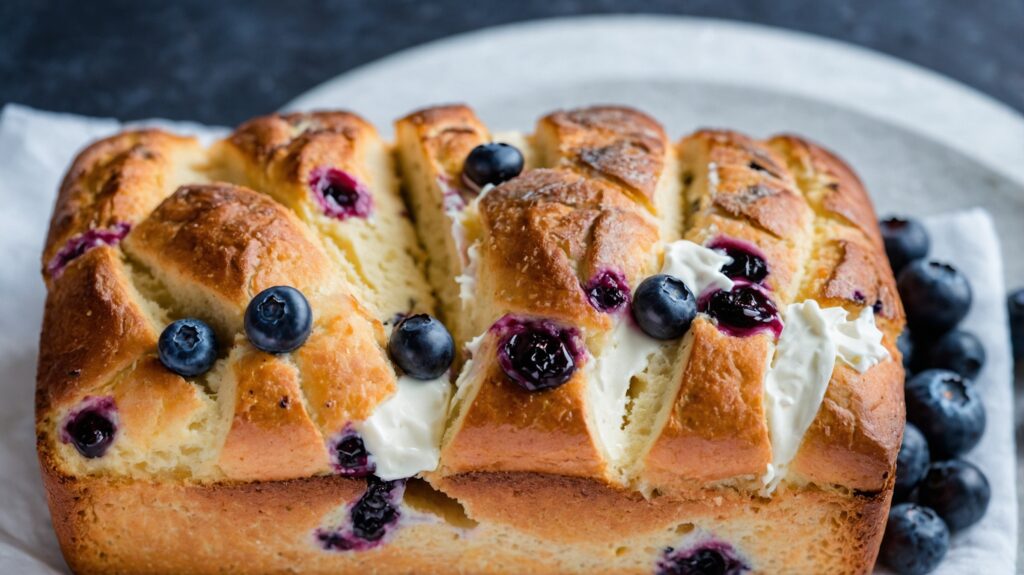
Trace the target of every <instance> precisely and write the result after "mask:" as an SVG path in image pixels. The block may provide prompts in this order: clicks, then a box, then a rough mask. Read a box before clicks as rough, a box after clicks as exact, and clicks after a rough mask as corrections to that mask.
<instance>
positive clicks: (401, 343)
mask: <svg viewBox="0 0 1024 575" xmlns="http://www.w3.org/2000/svg"><path fill="white" fill-rule="evenodd" d="M388 352H389V353H390V354H391V360H392V361H394V362H395V364H396V365H398V367H400V368H401V369H402V371H404V372H405V373H406V374H407V375H409V376H410V377H413V378H415V379H437V378H439V377H441V375H443V374H444V372H446V371H448V368H449V367H451V365H452V360H453V359H455V341H454V340H453V339H452V336H451V334H450V333H448V330H447V329H446V328H445V327H444V324H443V323H441V322H440V321H438V320H437V319H435V318H433V317H431V316H429V315H427V314H424V313H421V314H417V315H411V316H409V317H406V318H405V319H403V320H402V321H400V322H399V323H398V325H396V326H395V329H393V330H392V331H391V340H390V341H388Z"/></svg>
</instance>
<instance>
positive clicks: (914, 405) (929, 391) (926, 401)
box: [905, 369, 985, 459]
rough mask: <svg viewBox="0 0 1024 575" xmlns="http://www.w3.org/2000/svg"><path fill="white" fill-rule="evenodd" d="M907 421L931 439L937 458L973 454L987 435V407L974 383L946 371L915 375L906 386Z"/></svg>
mask: <svg viewBox="0 0 1024 575" xmlns="http://www.w3.org/2000/svg"><path fill="white" fill-rule="evenodd" d="M905 391H906V402H907V420H908V421H910V422H911V423H913V424H914V425H916V426H917V427H918V428H919V429H920V430H921V433H923V434H924V436H925V438H926V439H927V440H928V448H929V450H930V452H931V456H932V457H933V458H934V459H948V458H950V457H956V456H958V455H961V454H963V453H966V452H968V451H970V449H971V448H973V447H974V446H975V445H977V444H978V442H979V441H980V440H981V436H982V434H983V433H984V432H985V407H984V406H983V405H982V403H981V396H980V395H979V394H978V390H977V389H976V388H975V385H974V382H973V381H971V380H969V379H965V378H963V377H961V376H960V375H959V374H957V373H955V372H952V371H947V370H943V369H930V370H928V371H923V372H921V373H919V374H917V375H915V376H914V377H913V378H912V379H911V380H910V381H909V382H907V385H906V390H905Z"/></svg>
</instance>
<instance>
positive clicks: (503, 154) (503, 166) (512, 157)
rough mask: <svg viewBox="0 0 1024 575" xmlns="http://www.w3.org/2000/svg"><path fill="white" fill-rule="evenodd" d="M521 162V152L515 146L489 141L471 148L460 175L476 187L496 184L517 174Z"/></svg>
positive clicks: (520, 170)
mask: <svg viewBox="0 0 1024 575" xmlns="http://www.w3.org/2000/svg"><path fill="white" fill-rule="evenodd" d="M523 163H524V162H523V154H522V152H520V151H519V149H518V148H516V147H515V146H511V145H509V144H502V143H499V142H491V143H489V144H481V145H479V146H477V147H475V148H473V151H471V152H470V153H469V156H467V157H466V163H465V164H463V166H462V175H463V177H464V178H465V179H467V180H469V181H470V182H471V183H472V184H474V185H475V186H476V187H477V188H482V187H484V186H486V185H487V184H492V185H495V186H497V185H498V184H500V183H502V182H505V181H507V180H511V179H512V178H514V177H516V176H518V175H519V174H520V172H522V171H523Z"/></svg>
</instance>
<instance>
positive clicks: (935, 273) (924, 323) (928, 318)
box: [897, 260, 971, 339]
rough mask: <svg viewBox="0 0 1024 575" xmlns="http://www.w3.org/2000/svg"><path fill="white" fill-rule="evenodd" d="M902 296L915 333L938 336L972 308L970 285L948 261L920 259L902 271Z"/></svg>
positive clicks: (930, 336) (900, 278) (900, 287)
mask: <svg viewBox="0 0 1024 575" xmlns="http://www.w3.org/2000/svg"><path fill="white" fill-rule="evenodd" d="M897 287H898V288H899V292H900V298H901V299H902V300H903V306H904V307H905V308H906V311H907V321H908V322H909V323H910V328H911V329H912V330H913V331H914V335H915V336H918V337H919V338H924V339H936V338H938V337H939V336H941V335H942V334H944V333H946V332H947V331H949V330H950V329H952V328H953V327H955V326H956V324H958V323H960V320H962V319H963V318H964V316H966V315H967V311H968V310H969V309H970V307H971V284H970V283H968V282H967V278H966V277H964V275H963V274H962V273H960V271H959V270H957V269H956V268H954V267H953V266H951V265H949V264H944V263H939V262H934V261H925V260H917V261H915V262H912V263H911V264H909V265H907V267H906V268H904V269H903V271H902V272H900V277H899V282H898V283H897Z"/></svg>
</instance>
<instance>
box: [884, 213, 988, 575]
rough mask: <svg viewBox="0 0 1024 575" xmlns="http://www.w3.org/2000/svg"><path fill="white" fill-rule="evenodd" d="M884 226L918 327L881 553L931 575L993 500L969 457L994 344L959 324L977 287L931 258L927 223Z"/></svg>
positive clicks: (912, 334)
mask: <svg viewBox="0 0 1024 575" xmlns="http://www.w3.org/2000/svg"><path fill="white" fill-rule="evenodd" d="M881 229H882V236H883V239H884V240H885V249H886V253H887V255H888V257H889V263H890V265H891V266H892V268H893V271H894V272H896V273H897V274H898V280H897V287H898V289H899V292H900V298H901V299H902V300H903V305H904V308H905V309H906V312H907V323H908V327H909V329H908V331H905V332H904V333H903V334H901V335H900V338H899V340H898V341H897V344H898V347H899V349H900V352H901V353H902V354H903V365H904V368H905V369H906V371H907V382H906V387H905V396H906V405H907V426H906V430H905V431H904V434H903V444H902V446H901V447H900V451H899V456H898V458H897V462H896V481H895V490H894V493H893V502H894V503H895V505H894V506H893V507H892V509H891V510H890V512H889V521H888V524H887V526H886V530H885V537H884V539H883V541H882V550H881V556H880V557H881V560H882V562H884V563H885V564H886V565H888V566H889V567H891V568H893V569H894V570H896V571H898V572H899V573H909V574H923V573H928V572H930V571H932V570H933V569H935V568H936V567H937V566H938V564H939V563H940V562H941V561H942V559H943V557H944V556H945V554H946V551H947V550H948V548H949V537H950V533H954V532H956V531H959V530H962V529H965V528H967V527H969V526H971V525H973V524H974V523H976V522H978V521H979V520H980V519H981V518H982V517H983V516H984V515H985V511H986V510H987V508H988V504H989V500H990V498H991V490H990V487H989V483H988V480H987V479H986V478H985V475H984V473H982V472H981V470H980V469H978V468H977V467H976V466H975V465H974V464H972V463H970V462H968V461H965V460H963V459H961V458H960V457H961V456H963V455H964V454H966V453H967V452H968V451H970V450H971V449H972V448H974V447H975V446H976V445H977V444H978V442H979V441H981V437H982V435H983V434H984V432H985V409H984V406H983V405H982V402H981V396H980V392H979V389H978V385H977V384H976V383H975V378H977V376H978V375H979V374H980V373H981V370H982V367H984V364H985V348H984V346H982V344H981V341H980V340H979V339H978V337H977V336H975V335H974V334H973V333H970V332H968V331H965V330H962V329H958V328H957V326H958V324H959V323H960V321H961V320H962V319H963V318H964V317H965V316H966V315H967V312H968V311H969V309H970V306H971V300H972V292H971V285H970V283H969V282H968V281H967V278H966V277H965V276H964V275H963V274H962V273H961V272H960V271H959V270H957V269H956V268H954V267H953V266H951V265H949V264H946V263H941V262H936V261H930V260H927V259H925V258H926V257H927V255H928V249H929V247H930V240H929V238H928V234H927V232H926V231H925V229H924V227H923V226H922V225H921V224H920V223H919V222H917V221H915V220H913V219H910V218H888V219H886V220H883V221H882V222H881Z"/></svg>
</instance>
